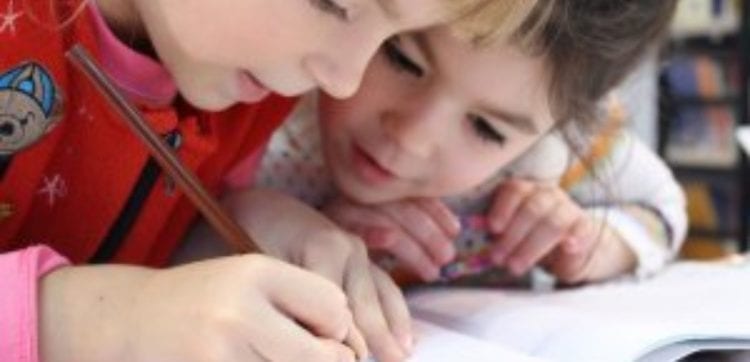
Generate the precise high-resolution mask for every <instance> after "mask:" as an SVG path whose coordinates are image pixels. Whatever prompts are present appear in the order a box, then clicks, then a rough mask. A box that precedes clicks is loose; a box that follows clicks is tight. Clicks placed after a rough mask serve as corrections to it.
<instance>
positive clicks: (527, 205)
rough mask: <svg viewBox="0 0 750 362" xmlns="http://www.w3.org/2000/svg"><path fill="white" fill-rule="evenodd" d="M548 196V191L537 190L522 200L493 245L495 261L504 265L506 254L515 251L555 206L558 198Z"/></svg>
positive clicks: (508, 254)
mask: <svg viewBox="0 0 750 362" xmlns="http://www.w3.org/2000/svg"><path fill="white" fill-rule="evenodd" d="M550 196H551V195H550V194H549V193H548V192H537V193H534V194H533V195H530V196H529V197H528V198H527V199H526V200H524V201H523V203H522V204H521V206H520V207H519V208H518V210H517V212H516V214H515V215H514V216H513V218H512V219H511V222H510V223H509V224H508V225H507V228H506V229H505V232H503V234H502V235H501V236H500V237H499V239H498V242H497V243H496V244H495V246H494V247H493V251H492V259H493V261H495V263H497V264H498V265H504V264H505V262H506V260H507V258H508V256H510V255H512V254H513V253H515V251H516V249H517V248H518V247H519V246H520V244H521V242H522V241H523V240H524V239H526V238H527V237H528V236H529V234H530V233H531V231H532V227H533V226H534V225H536V224H537V223H538V222H539V220H540V219H541V218H544V217H545V215H546V214H547V213H549V212H550V210H551V209H552V208H554V207H556V206H557V205H556V204H557V202H558V200H557V199H555V198H552V197H550Z"/></svg>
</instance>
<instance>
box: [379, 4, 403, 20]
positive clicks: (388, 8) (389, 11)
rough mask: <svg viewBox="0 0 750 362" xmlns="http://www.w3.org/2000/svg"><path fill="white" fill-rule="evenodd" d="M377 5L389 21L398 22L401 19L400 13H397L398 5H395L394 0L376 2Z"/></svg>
mask: <svg viewBox="0 0 750 362" xmlns="http://www.w3.org/2000/svg"><path fill="white" fill-rule="evenodd" d="M377 2H378V5H380V8H381V9H382V10H383V12H384V13H385V14H386V15H387V16H388V17H389V18H391V19H393V20H400V19H401V12H399V9H398V4H396V0H377Z"/></svg>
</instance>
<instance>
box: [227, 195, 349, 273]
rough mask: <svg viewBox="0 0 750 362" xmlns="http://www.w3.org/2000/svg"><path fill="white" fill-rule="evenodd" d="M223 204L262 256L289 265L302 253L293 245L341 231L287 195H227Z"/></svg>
mask: <svg viewBox="0 0 750 362" xmlns="http://www.w3.org/2000/svg"><path fill="white" fill-rule="evenodd" d="M224 204H225V205H226V207H227V209H228V210H229V211H230V212H231V214H232V215H233V216H234V217H235V218H236V220H237V222H239V224H240V225H241V226H242V227H243V228H244V229H245V230H247V231H248V233H249V234H250V236H252V237H253V239H254V240H256V242H258V243H259V244H260V247H261V248H262V249H263V251H264V252H265V253H268V254H270V255H274V256H276V257H280V258H282V259H285V260H288V261H292V262H294V261H295V260H297V259H298V257H299V256H298V255H292V253H293V252H294V251H295V250H302V249H303V248H297V247H295V246H294V245H295V244H299V243H300V242H303V241H305V240H308V239H309V238H310V236H311V235H310V233H311V232H314V233H315V234H316V235H321V233H322V234H323V235H325V234H326V233H329V232H330V234H331V235H334V234H338V233H340V232H341V229H340V228H338V227H337V226H336V225H335V224H334V223H333V222H331V221H330V220H329V219H328V218H326V217H325V216H324V215H323V214H321V213H319V212H318V211H317V210H315V209H313V208H311V207H310V206H308V205H307V204H305V203H303V202H301V201H299V200H297V199H295V198H293V197H291V196H288V195H286V194H283V193H280V192H277V191H273V190H270V189H252V190H247V191H241V192H236V193H232V194H230V195H227V197H226V198H225V200H224Z"/></svg>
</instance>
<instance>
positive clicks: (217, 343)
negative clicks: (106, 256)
mask: <svg viewBox="0 0 750 362" xmlns="http://www.w3.org/2000/svg"><path fill="white" fill-rule="evenodd" d="M40 317H41V318H40V351H41V355H42V356H44V357H43V358H44V361H46V362H56V361H132V362H146V361H165V362H169V361H175V362H176V361H184V362H203V361H222V362H251V361H258V362H261V361H269V360H271V361H288V362H297V361H320V362H328V361H355V355H354V353H353V352H352V348H354V349H356V350H357V352H358V353H366V346H365V344H364V341H363V340H362V339H361V338H356V335H353V334H352V333H354V331H355V330H356V328H355V327H354V323H353V317H352V315H351V313H350V312H349V309H348V308H347V298H346V296H345V295H344V293H342V292H341V289H340V288H338V287H337V286H336V285H335V284H334V283H331V282H330V281H328V280H326V279H324V278H322V277H319V276H317V275H315V274H313V273H309V272H307V271H304V270H302V269H299V268H296V267H294V266H291V265H289V264H286V263H283V262H280V261H278V260H275V259H272V258H269V257H265V256H260V255H247V256H236V257H225V258H220V259H214V260H211V261H205V262H199V263H193V264H189V265H185V266H181V267H176V268H172V269H166V270H162V271H155V270H148V269H144V268H136V267H122V266H102V267H71V268H63V269H60V270H58V271H55V272H53V273H51V274H49V275H47V276H46V277H45V278H44V279H43V280H42V283H41V303H40ZM32 327H33V326H32ZM352 337H354V338H352ZM345 341H346V343H345ZM350 347H351V348H350Z"/></svg>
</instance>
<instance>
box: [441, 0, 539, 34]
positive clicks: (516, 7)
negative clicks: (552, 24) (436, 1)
mask: <svg viewBox="0 0 750 362" xmlns="http://www.w3.org/2000/svg"><path fill="white" fill-rule="evenodd" d="M446 1H447V3H448V4H447V6H448V7H449V11H450V12H451V13H452V14H456V16H457V17H456V18H455V19H454V21H453V22H452V26H453V28H454V30H455V31H456V33H457V35H458V36H460V37H461V38H465V39H469V40H470V41H471V42H472V43H474V44H477V45H484V44H488V43H491V42H493V41H495V40H497V39H502V38H508V37H514V38H518V39H517V40H520V41H521V42H523V39H521V38H519V37H518V36H519V35H521V33H522V38H531V37H533V36H534V33H535V31H536V30H538V29H541V27H542V25H543V24H544V22H545V21H546V17H547V16H548V15H549V12H548V11H546V10H545V9H550V8H551V6H550V1H546V0H446ZM521 29H524V30H523V31H521Z"/></svg>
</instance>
